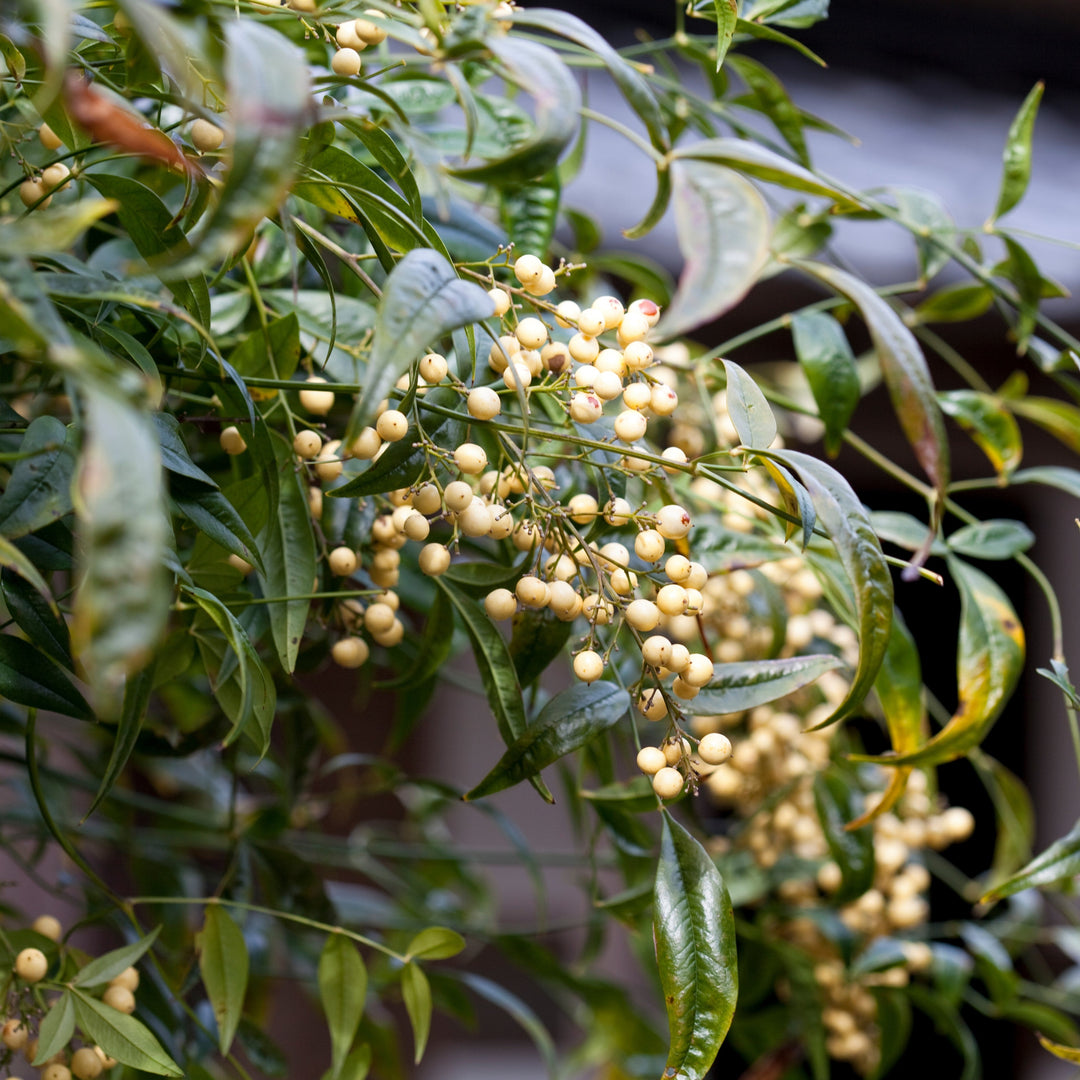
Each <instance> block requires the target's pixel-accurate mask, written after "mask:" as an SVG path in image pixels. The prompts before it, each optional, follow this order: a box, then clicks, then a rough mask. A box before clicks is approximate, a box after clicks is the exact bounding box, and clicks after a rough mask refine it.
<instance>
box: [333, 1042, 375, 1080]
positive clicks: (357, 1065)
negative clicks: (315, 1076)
mask: <svg viewBox="0 0 1080 1080" xmlns="http://www.w3.org/2000/svg"><path fill="white" fill-rule="evenodd" d="M371 1058H372V1054H371V1047H370V1046H369V1045H368V1044H367V1043H364V1044H363V1046H358V1047H357V1048H356V1049H355V1050H354V1051H353V1052H352V1053H351V1054H349V1056H348V1057H347V1058H346V1059H345V1061H344V1062H343V1063H342V1066H341V1071H340V1072H339V1073H338V1074H337V1080H365V1077H366V1076H367V1074H368V1073H369V1072H370V1071H371ZM323 1080H334V1073H333V1072H332V1071H328V1072H325V1073H323Z"/></svg>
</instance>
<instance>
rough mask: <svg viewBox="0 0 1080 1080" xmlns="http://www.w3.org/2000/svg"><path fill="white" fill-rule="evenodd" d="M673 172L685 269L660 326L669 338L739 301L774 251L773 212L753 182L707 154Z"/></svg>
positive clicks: (661, 333) (676, 163) (684, 162)
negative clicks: (771, 243)
mask: <svg viewBox="0 0 1080 1080" xmlns="http://www.w3.org/2000/svg"><path fill="white" fill-rule="evenodd" d="M671 174H672V181H673V183H674V196H675V229H676V232H677V233H678V238H679V250H680V251H681V252H682V256H683V260H684V269H683V272H682V276H681V277H680V278H679V287H678V288H677V289H676V291H675V295H674V297H672V300H671V305H670V306H669V307H668V308H667V310H666V311H665V312H664V314H663V316H662V317H661V321H660V324H659V326H658V327H657V329H656V335H657V337H659V338H665V339H666V338H673V337H678V336H680V335H682V334H686V333H689V332H690V331H691V330H695V329H697V327H699V326H702V325H703V324H705V323H707V322H711V321H712V320H713V319H715V318H717V317H718V316H720V315H722V314H723V313H724V312H725V311H727V310H728V309H729V308H731V307H733V306H734V305H735V304H737V303H738V302H739V300H741V299H742V298H743V296H745V295H746V293H747V292H748V290H749V289H750V287H751V286H752V285H753V284H754V282H755V281H756V280H757V278H758V275H759V273H760V272H761V269H762V267H763V266H764V265H765V261H766V259H767V258H768V254H769V214H768V210H767V209H766V207H765V202H764V200H763V199H762V198H761V196H760V195H759V194H758V192H757V189H756V188H755V187H754V186H753V185H752V184H750V183H748V182H747V181H746V180H744V179H743V178H742V177H741V176H739V175H738V173H736V172H733V171H732V170H731V169H729V168H725V167H724V166H723V165H718V164H716V163H715V162H712V161H709V160H707V159H702V158H696V159H689V158H680V159H677V160H675V161H673V162H672V164H671Z"/></svg>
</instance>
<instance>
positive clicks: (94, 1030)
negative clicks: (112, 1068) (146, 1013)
mask: <svg viewBox="0 0 1080 1080" xmlns="http://www.w3.org/2000/svg"><path fill="white" fill-rule="evenodd" d="M71 993H72V995H73V997H74V1002H75V1018H76V1020H78V1023H79V1029H80V1030H81V1031H82V1032H83V1034H84V1035H85V1036H86V1037H87V1039H88V1040H89V1041H90V1042H93V1043H97V1045H98V1046H100V1047H101V1049H102V1050H104V1051H105V1053H106V1054H108V1055H109V1057H114V1058H116V1060H117V1061H119V1062H120V1064H121V1065H128V1066H130V1067H131V1068H132V1069H140V1070H142V1071H143V1072H148V1073H153V1074H154V1075H155V1076H183V1075H184V1073H183V1070H182V1069H181V1068H180V1067H179V1066H178V1065H177V1064H176V1062H175V1061H173V1060H172V1058H170V1057H169V1055H168V1054H166V1053H165V1051H164V1050H163V1049H162V1047H161V1043H159V1042H158V1041H157V1039H156V1038H155V1037H154V1035H153V1033H152V1032H151V1031H150V1029H149V1028H147V1027H146V1025H145V1024H142V1023H140V1021H138V1020H136V1019H135V1017H134V1016H128V1015H127V1014H126V1013H122V1012H119V1011H118V1010H116V1009H114V1008H112V1007H111V1006H109V1005H105V1004H103V1003H102V1002H100V1001H98V999H97V998H93V997H90V995H89V994H85V993H83V991H82V990H78V989H74V990H72V991H71Z"/></svg>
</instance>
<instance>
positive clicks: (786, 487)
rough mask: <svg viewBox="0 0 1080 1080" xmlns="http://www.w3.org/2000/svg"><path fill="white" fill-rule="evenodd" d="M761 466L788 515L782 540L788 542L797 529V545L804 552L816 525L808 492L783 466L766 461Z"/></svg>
mask: <svg viewBox="0 0 1080 1080" xmlns="http://www.w3.org/2000/svg"><path fill="white" fill-rule="evenodd" d="M762 464H763V465H764V466H765V471H766V472H767V473H768V474H769V477H770V478H771V479H772V482H773V483H774V484H775V485H776V489H777V491H779V492H780V498H781V499H782V500H783V502H784V510H785V512H786V513H787V514H788V515H789V517H788V518H787V519H785V521H784V539H785V540H790V539H791V538H792V537H793V536H794V535H795V531H796V529H798V530H799V534H800V536H799V545H800V547H801V548H802V550H803V551H805V550H806V547H807V545H808V544H809V543H810V541H811V540H812V539H813V537H814V528H815V526H816V525H817V511H816V510H815V509H814V502H813V500H812V499H811V498H810V492H808V491H807V490H806V488H805V487H803V485H802V484H800V483H799V481H798V480H796V479H795V477H794V476H792V474H791V472H790V470H788V469H785V468H784V466H783V465H779V464H777V462H775V461H769V460H768V459H765V460H764V461H762ZM800 523H801V527H800Z"/></svg>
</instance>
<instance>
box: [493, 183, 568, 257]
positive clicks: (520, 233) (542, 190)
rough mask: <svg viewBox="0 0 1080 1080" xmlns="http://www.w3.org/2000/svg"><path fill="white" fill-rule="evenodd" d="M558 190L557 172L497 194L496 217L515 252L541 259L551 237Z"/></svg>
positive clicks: (556, 214)
mask: <svg viewBox="0 0 1080 1080" xmlns="http://www.w3.org/2000/svg"><path fill="white" fill-rule="evenodd" d="M560 194H561V186H560V183H559V174H558V171H557V170H553V171H552V172H550V173H548V174H547V176H542V177H540V178H539V179H538V180H534V181H531V182H530V183H528V184H518V185H515V186H513V187H507V188H503V189H502V190H500V192H499V217H500V218H501V220H502V224H503V228H505V229H506V235H507V236H508V237H509V238H510V242H511V243H512V244H513V245H514V247H515V248H516V249H517V250H518V251H528V252H532V253H533V254H535V255H538V256H539V257H541V258H542V257H543V256H544V255H545V254H546V252H547V249H548V247H549V245H550V244H551V238H552V236H553V235H554V233H555V222H556V221H557V219H558V216H559V205H560V201H561V200H560Z"/></svg>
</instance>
